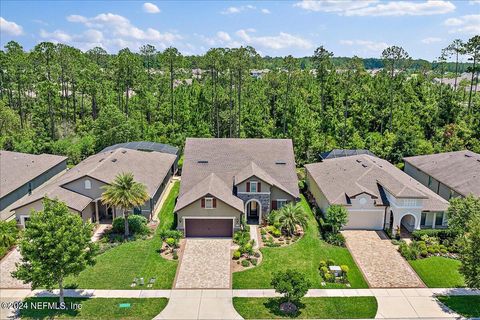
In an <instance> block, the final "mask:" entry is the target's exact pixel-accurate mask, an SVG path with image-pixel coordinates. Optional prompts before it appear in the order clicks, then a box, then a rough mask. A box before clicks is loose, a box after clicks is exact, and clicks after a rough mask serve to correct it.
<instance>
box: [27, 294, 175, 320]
mask: <svg viewBox="0 0 480 320" xmlns="http://www.w3.org/2000/svg"><path fill="white" fill-rule="evenodd" d="M23 302H24V303H26V305H25V306H28V307H29V308H28V309H26V308H25V309H21V310H20V317H21V318H22V319H71V318H77V319H82V320H89V319H92V320H93V319H95V320H96V319H102V320H110V319H111V320H116V319H123V320H143V319H145V320H147V319H148V320H150V319H152V318H154V317H155V316H156V315H158V314H159V313H160V312H161V311H162V310H163V309H164V308H165V306H166V305H167V302H168V299H166V298H115V299H113V298H108V299H106V298H91V299H89V298H65V306H66V307H67V309H65V310H56V309H53V308H45V309H42V310H32V309H31V308H30V306H31V304H33V303H39V302H48V303H55V302H57V303H58V298H28V299H26V300H24V301H23ZM71 303H72V304H80V305H81V308H80V310H73V308H71V307H70V306H71ZM121 303H129V304H130V308H120V306H119V304H121Z"/></svg>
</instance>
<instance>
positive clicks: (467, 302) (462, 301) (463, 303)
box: [438, 296, 480, 318]
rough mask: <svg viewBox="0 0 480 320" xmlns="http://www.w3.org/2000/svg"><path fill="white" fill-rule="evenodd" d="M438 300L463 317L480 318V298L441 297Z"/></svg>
mask: <svg viewBox="0 0 480 320" xmlns="http://www.w3.org/2000/svg"><path fill="white" fill-rule="evenodd" d="M438 300H440V302H442V303H443V304H445V305H446V306H447V307H449V308H450V309H452V310H453V311H455V312H456V313H458V314H461V315H462V316H464V317H467V318H479V317H480V296H441V297H438Z"/></svg>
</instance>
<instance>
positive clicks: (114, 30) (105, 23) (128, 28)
mask: <svg viewBox="0 0 480 320" xmlns="http://www.w3.org/2000/svg"><path fill="white" fill-rule="evenodd" d="M67 20H68V21H70V22H78V23H82V24H84V25H85V26H87V27H89V28H95V29H102V31H103V30H105V31H106V33H110V34H112V35H113V36H115V37H119V36H120V37H122V38H126V39H134V40H146V41H161V42H167V43H172V42H174V41H175V40H178V39H181V38H182V37H181V36H180V35H179V34H177V33H172V32H164V33H162V32H160V31H158V30H156V29H153V28H147V29H145V30H143V29H140V28H138V27H136V26H134V25H133V24H132V23H131V22H130V20H128V19H127V18H125V17H123V16H121V15H118V14H113V13H101V14H99V15H97V16H95V17H92V18H87V17H84V16H79V15H71V16H68V17H67Z"/></svg>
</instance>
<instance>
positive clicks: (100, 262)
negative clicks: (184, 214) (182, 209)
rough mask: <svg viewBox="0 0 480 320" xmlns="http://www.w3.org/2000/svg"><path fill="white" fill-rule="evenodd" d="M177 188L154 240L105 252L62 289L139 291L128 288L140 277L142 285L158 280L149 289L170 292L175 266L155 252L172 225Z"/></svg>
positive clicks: (132, 242)
mask: <svg viewBox="0 0 480 320" xmlns="http://www.w3.org/2000/svg"><path fill="white" fill-rule="evenodd" d="M179 188H180V183H179V182H175V185H174V186H173V188H172V190H171V191H170V194H169V195H168V197H167V199H166V201H165V203H164V204H163V207H162V209H161V212H160V215H159V216H160V225H159V227H158V228H157V231H156V233H155V235H154V236H153V238H151V239H148V240H136V241H130V242H126V243H122V244H120V245H119V246H118V247H115V248H112V249H109V250H107V251H106V252H105V253H103V254H100V255H98V256H97V258H96V260H97V263H96V264H95V265H94V266H93V267H88V268H87V269H85V270H84V271H82V272H81V273H80V274H79V275H78V276H75V277H69V278H68V279H67V280H66V282H65V286H66V287H67V288H68V287H69V288H86V289H87V288H88V289H139V288H138V287H135V288H131V287H130V284H131V283H132V281H133V279H134V278H135V277H143V278H144V279H145V283H146V282H148V279H150V278H156V279H157V280H156V282H155V284H154V285H153V287H152V288H150V289H170V288H171V287H172V285H173V280H174V278H175V272H176V270H177V265H178V262H177V261H169V260H166V259H163V258H162V257H161V256H160V254H159V253H158V252H157V250H159V249H160V247H161V244H162V241H161V239H160V237H159V231H160V230H161V229H168V228H170V226H171V224H172V223H173V218H171V219H170V217H173V209H174V207H175V198H176V197H177V195H178V191H179ZM142 289H147V287H146V286H144V287H142Z"/></svg>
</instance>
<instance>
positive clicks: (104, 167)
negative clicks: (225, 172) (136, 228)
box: [13, 147, 177, 225]
mask: <svg viewBox="0 0 480 320" xmlns="http://www.w3.org/2000/svg"><path fill="white" fill-rule="evenodd" d="M176 160H177V156H176V155H174V154H170V153H163V152H157V151H145V150H134V149H127V148H123V147H117V148H113V149H109V150H108V151H105V152H100V153H98V154H95V155H93V156H90V157H88V158H87V159H85V160H83V161H82V162H80V163H79V164H78V165H76V166H75V167H73V168H71V169H70V170H68V171H67V172H66V173H65V174H63V175H61V176H59V177H58V178H57V179H55V180H53V181H51V182H49V183H48V184H46V185H45V186H43V187H41V188H39V189H37V190H35V191H34V192H33V193H32V194H31V195H30V196H28V197H25V198H23V199H22V200H20V201H19V202H18V203H16V204H15V205H14V209H13V210H15V215H16V218H17V221H18V223H19V224H21V225H25V220H26V219H28V217H29V215H30V212H31V210H32V209H35V210H37V211H38V210H42V209H43V203H42V201H43V199H44V197H46V196H48V197H49V198H58V199H59V200H61V201H63V202H65V203H66V204H67V206H68V207H69V208H70V209H71V211H72V212H74V213H77V214H79V215H80V216H81V217H82V219H83V220H84V221H92V222H105V223H109V222H111V220H112V219H113V218H115V217H117V216H121V215H122V214H123V212H122V211H121V210H120V209H118V208H112V207H108V206H107V205H105V204H103V203H102V201H101V196H102V193H103V192H104V187H105V186H107V185H109V184H110V183H111V182H112V181H113V180H114V179H115V177H116V176H117V175H118V174H120V173H126V172H131V173H133V175H134V178H135V181H137V182H140V183H143V184H144V185H145V186H146V187H147V193H148V195H149V200H147V201H146V202H145V204H144V205H142V206H141V207H138V208H135V209H134V210H133V212H134V213H136V214H143V215H144V216H145V217H147V218H151V215H152V213H153V212H154V211H155V209H156V207H157V204H158V202H159V199H160V197H161V195H162V193H163V191H164V189H165V187H166V186H167V184H168V183H169V181H170V178H171V177H172V175H173V174H174V173H175V170H176V169H175V168H176V167H175V163H176Z"/></svg>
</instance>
